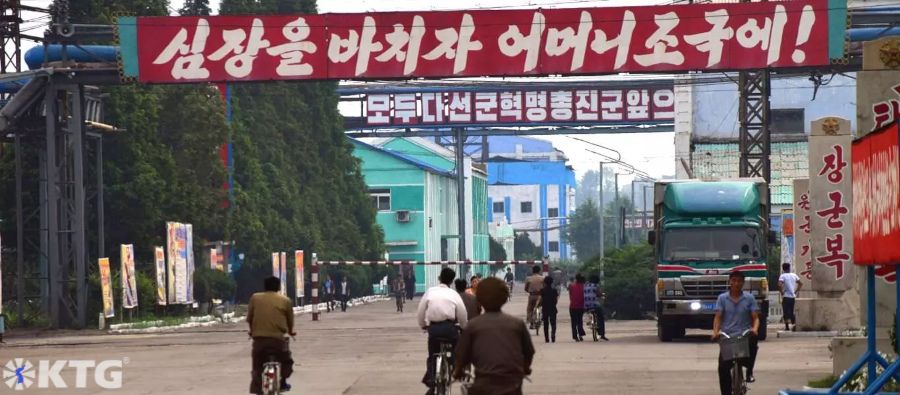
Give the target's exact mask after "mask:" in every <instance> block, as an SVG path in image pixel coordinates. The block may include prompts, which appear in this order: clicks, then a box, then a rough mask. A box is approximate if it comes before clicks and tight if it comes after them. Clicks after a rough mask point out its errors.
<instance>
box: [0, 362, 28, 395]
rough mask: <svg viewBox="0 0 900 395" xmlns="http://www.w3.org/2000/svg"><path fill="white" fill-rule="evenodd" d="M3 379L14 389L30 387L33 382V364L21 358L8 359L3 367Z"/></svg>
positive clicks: (19, 389)
mask: <svg viewBox="0 0 900 395" xmlns="http://www.w3.org/2000/svg"><path fill="white" fill-rule="evenodd" d="M3 381H5V382H6V385H7V386H9V388H12V389H14V390H16V391H21V390H24V389H26V388H28V387H31V384H32V383H34V365H32V364H31V362H28V361H26V360H24V359H22V358H16V359H13V360H10V361H9V362H7V363H6V366H5V367H4V369H3Z"/></svg>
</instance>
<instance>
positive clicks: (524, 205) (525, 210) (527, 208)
mask: <svg viewBox="0 0 900 395" xmlns="http://www.w3.org/2000/svg"><path fill="white" fill-rule="evenodd" d="M521 209H522V213H530V212H531V202H522V203H521Z"/></svg>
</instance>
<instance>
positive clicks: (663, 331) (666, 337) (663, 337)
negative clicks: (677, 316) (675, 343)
mask: <svg viewBox="0 0 900 395" xmlns="http://www.w3.org/2000/svg"><path fill="white" fill-rule="evenodd" d="M656 336H657V337H659V341H661V342H664V343H668V342H670V341H672V327H671V326H670V325H666V324H663V323H661V322H657V323H656Z"/></svg>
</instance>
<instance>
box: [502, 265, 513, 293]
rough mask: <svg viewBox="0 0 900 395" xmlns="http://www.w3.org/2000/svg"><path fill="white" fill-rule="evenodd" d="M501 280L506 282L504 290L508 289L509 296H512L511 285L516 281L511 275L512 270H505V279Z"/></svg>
mask: <svg viewBox="0 0 900 395" xmlns="http://www.w3.org/2000/svg"><path fill="white" fill-rule="evenodd" d="M503 280H504V281H506V288H507V289H509V294H510V295H512V290H513V284H515V281H516V276H515V275H514V274H513V272H512V269H510V268H506V277H504V278H503Z"/></svg>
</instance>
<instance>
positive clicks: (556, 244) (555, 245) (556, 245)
mask: <svg viewBox="0 0 900 395" xmlns="http://www.w3.org/2000/svg"><path fill="white" fill-rule="evenodd" d="M547 247H548V248H550V252H559V242H558V241H551V242H550V245H549V246H547Z"/></svg>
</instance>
